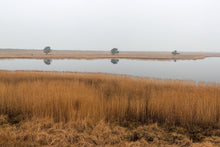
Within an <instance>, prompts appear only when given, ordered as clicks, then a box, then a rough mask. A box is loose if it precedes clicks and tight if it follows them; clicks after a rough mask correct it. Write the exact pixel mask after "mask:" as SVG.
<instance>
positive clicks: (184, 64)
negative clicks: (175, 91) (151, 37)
mask: <svg viewBox="0 0 220 147" xmlns="http://www.w3.org/2000/svg"><path fill="white" fill-rule="evenodd" d="M219 65H220V58H206V59H204V60H177V61H156V60H155V61H152V60H151V61H148V60H129V59H112V60H111V59H97V60H76V59H68V60H52V61H51V60H36V59H7V60H0V70H12V71H14V70H41V71H69V72H101V73H113V74H125V75H132V76H140V77H152V78H162V79H181V80H194V81H197V82H198V81H209V82H218V83H220V68H219Z"/></svg>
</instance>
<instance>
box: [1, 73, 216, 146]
mask: <svg viewBox="0 0 220 147" xmlns="http://www.w3.org/2000/svg"><path fill="white" fill-rule="evenodd" d="M1 115H2V116H6V117H7V119H1V118H0V125H1V124H7V123H5V122H4V121H6V122H8V123H9V124H18V123H19V122H27V123H28V122H32V124H33V123H34V122H33V120H42V119H46V120H51V122H55V123H62V124H68V123H73V122H74V123H77V122H83V121H86V122H89V123H91V124H93V125H92V126H93V127H95V126H96V125H94V124H99V123H100V122H102V121H104V123H110V124H119V125H120V126H122V127H127V128H133V127H138V126H140V125H146V124H151V123H158V124H160V125H162V126H165V128H166V129H170V127H171V126H175V127H176V126H179V127H182V128H185V129H186V130H187V131H188V132H189V133H190V131H191V134H189V135H188V136H189V137H191V138H193V137H194V138H199V137H198V136H196V137H195V136H193V135H195V134H194V132H195V128H197V129H198V130H199V131H201V130H204V129H207V128H211V129H220V85H218V84H210V83H199V84H198V85H196V83H195V82H184V81H178V80H157V79H146V78H131V77H126V76H114V75H105V74H79V73H59V72H23V71H16V72H7V71H0V116H1ZM27 123H26V125H27ZM26 125H23V126H26ZM33 125H34V124H33ZM93 127H91V128H92V130H93V129H94V128H93ZM10 129H12V130H13V128H10ZM10 129H9V130H10ZM0 130H1V129H0ZM21 130H23V131H24V130H25V129H23V128H20V129H19V131H21ZM36 130H37V128H35V131H36ZM19 131H18V132H19ZM38 131H39V130H38ZM47 131H48V130H47ZM3 132H5V133H6V132H8V133H9V132H10V131H7V129H6V130H4V131H3ZM139 132H140V131H139ZM160 132H161V131H160ZM14 133H15V132H14ZM20 133H21V132H20ZM23 133H24V132H23ZM26 133H27V132H26ZM29 133H30V132H29ZM87 133H88V132H87ZM197 133H198V132H197ZM199 133H201V132H199ZM206 133H207V132H206ZM6 134H7V133H6ZM17 134H19V133H15V135H17ZM58 134H59V133H58ZM64 134H65V133H64ZM113 134H114V133H113ZM186 134H187V133H186ZM29 135H30V134H29ZM61 135H63V134H62V133H61ZM203 135H204V134H203ZM218 135H219V134H218ZM5 136H7V135H5ZM8 136H13V135H12V134H10V133H9V134H8ZM1 137H2V136H1V135H0V139H1ZM29 137H30V136H29ZM124 137H125V136H124ZM6 138H7V137H6ZM64 138H65V137H64ZM125 138H126V137H125ZM125 138H124V139H125ZM140 138H142V137H139V139H140ZM194 138H193V139H194ZM22 139H23V140H24V138H22ZM32 139H33V138H32ZM35 139H36V138H35ZM199 139H200V138H199ZM6 140H7V139H6ZM9 140H10V139H9ZM122 140H123V139H122ZM125 140H126V139H125ZM32 141H33V140H32ZM38 143H39V142H38ZM0 144H1V142H0Z"/></svg>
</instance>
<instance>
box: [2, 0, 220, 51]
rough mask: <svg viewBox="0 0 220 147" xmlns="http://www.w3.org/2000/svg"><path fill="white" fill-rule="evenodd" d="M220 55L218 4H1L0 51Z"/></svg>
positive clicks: (96, 0)
mask: <svg viewBox="0 0 220 147" xmlns="http://www.w3.org/2000/svg"><path fill="white" fill-rule="evenodd" d="M48 45H49V46H51V47H52V49H60V50H62V49H65V50H110V49H111V48H113V47H117V48H119V50H121V51H171V50H174V49H177V50H179V51H219V52H220V1H219V0H0V48H20V49H41V48H44V47H45V46H48Z"/></svg>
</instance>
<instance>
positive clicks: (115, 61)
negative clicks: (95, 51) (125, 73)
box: [111, 59, 119, 64]
mask: <svg viewBox="0 0 220 147" xmlns="http://www.w3.org/2000/svg"><path fill="white" fill-rule="evenodd" d="M111 62H112V64H118V62H119V59H111Z"/></svg>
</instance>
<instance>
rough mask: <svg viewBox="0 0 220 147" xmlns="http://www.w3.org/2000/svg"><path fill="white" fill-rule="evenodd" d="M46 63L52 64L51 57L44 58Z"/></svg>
mask: <svg viewBox="0 0 220 147" xmlns="http://www.w3.org/2000/svg"><path fill="white" fill-rule="evenodd" d="M44 63H45V64H46V65H50V64H51V63H52V60H51V59H44Z"/></svg>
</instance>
